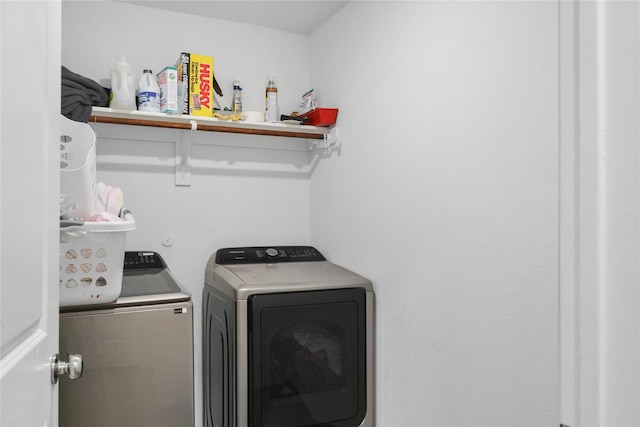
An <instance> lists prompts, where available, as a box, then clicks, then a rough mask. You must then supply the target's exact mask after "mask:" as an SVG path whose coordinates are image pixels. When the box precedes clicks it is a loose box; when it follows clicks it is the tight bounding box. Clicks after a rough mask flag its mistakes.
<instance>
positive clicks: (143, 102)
mask: <svg viewBox="0 0 640 427" xmlns="http://www.w3.org/2000/svg"><path fill="white" fill-rule="evenodd" d="M159 101H160V87H159V86H158V80H156V76H155V75H154V74H153V71H151V70H149V69H146V70H144V72H143V73H142V77H140V83H138V110H140V111H152V112H154V113H159V112H160V102H159Z"/></svg>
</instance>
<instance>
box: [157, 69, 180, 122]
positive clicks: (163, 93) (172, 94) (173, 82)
mask: <svg viewBox="0 0 640 427" xmlns="http://www.w3.org/2000/svg"><path fill="white" fill-rule="evenodd" d="M158 86H160V112H161V113H167V114H179V113H180V108H179V106H178V70H177V69H176V68H175V67H166V68H165V69H164V70H162V71H161V72H160V73H158Z"/></svg>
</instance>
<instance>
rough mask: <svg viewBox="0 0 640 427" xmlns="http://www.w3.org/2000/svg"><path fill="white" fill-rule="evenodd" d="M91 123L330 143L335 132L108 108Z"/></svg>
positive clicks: (95, 111) (100, 109) (95, 114)
mask: <svg viewBox="0 0 640 427" xmlns="http://www.w3.org/2000/svg"><path fill="white" fill-rule="evenodd" d="M90 122H95V123H112V124H121V125H133V126H149V127H160V128H173V129H186V130H194V131H207V132H228V133H242V134H251V135H267V136H281V137H289V138H304V139H326V136H327V135H328V134H329V133H330V130H331V129H330V128H326V127H319V126H303V125H293V124H285V123H264V122H243V121H237V122H232V121H230V120H222V119H217V118H213V117H212V118H208V117H198V116H182V115H181V116H179V115H176V116H174V115H169V114H164V113H149V112H145V111H131V112H127V111H118V110H114V109H112V108H104V107H93V111H92V113H91V119H90Z"/></svg>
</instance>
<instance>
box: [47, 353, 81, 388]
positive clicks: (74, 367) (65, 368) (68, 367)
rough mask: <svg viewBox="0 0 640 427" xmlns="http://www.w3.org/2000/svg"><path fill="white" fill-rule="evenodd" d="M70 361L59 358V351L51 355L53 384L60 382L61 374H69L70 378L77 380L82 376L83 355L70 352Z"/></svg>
mask: <svg viewBox="0 0 640 427" xmlns="http://www.w3.org/2000/svg"><path fill="white" fill-rule="evenodd" d="M67 357H68V358H69V361H68V362H64V361H62V360H60V359H59V358H58V353H56V354H54V355H53V356H51V384H56V383H57V382H58V377H60V376H61V375H69V379H70V380H77V379H78V378H80V377H81V376H82V355H80V354H68V355H67Z"/></svg>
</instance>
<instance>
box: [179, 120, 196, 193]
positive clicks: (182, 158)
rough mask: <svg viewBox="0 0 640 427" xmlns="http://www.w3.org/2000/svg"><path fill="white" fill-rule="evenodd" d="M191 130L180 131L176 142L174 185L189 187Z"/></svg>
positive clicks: (193, 127)
mask: <svg viewBox="0 0 640 427" xmlns="http://www.w3.org/2000/svg"><path fill="white" fill-rule="evenodd" d="M195 128H197V125H196V126H193V123H192V128H191V131H182V132H180V140H179V141H177V142H176V144H175V147H176V186H185V187H189V186H190V185H191V135H190V134H191V132H193V131H194V130H195Z"/></svg>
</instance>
